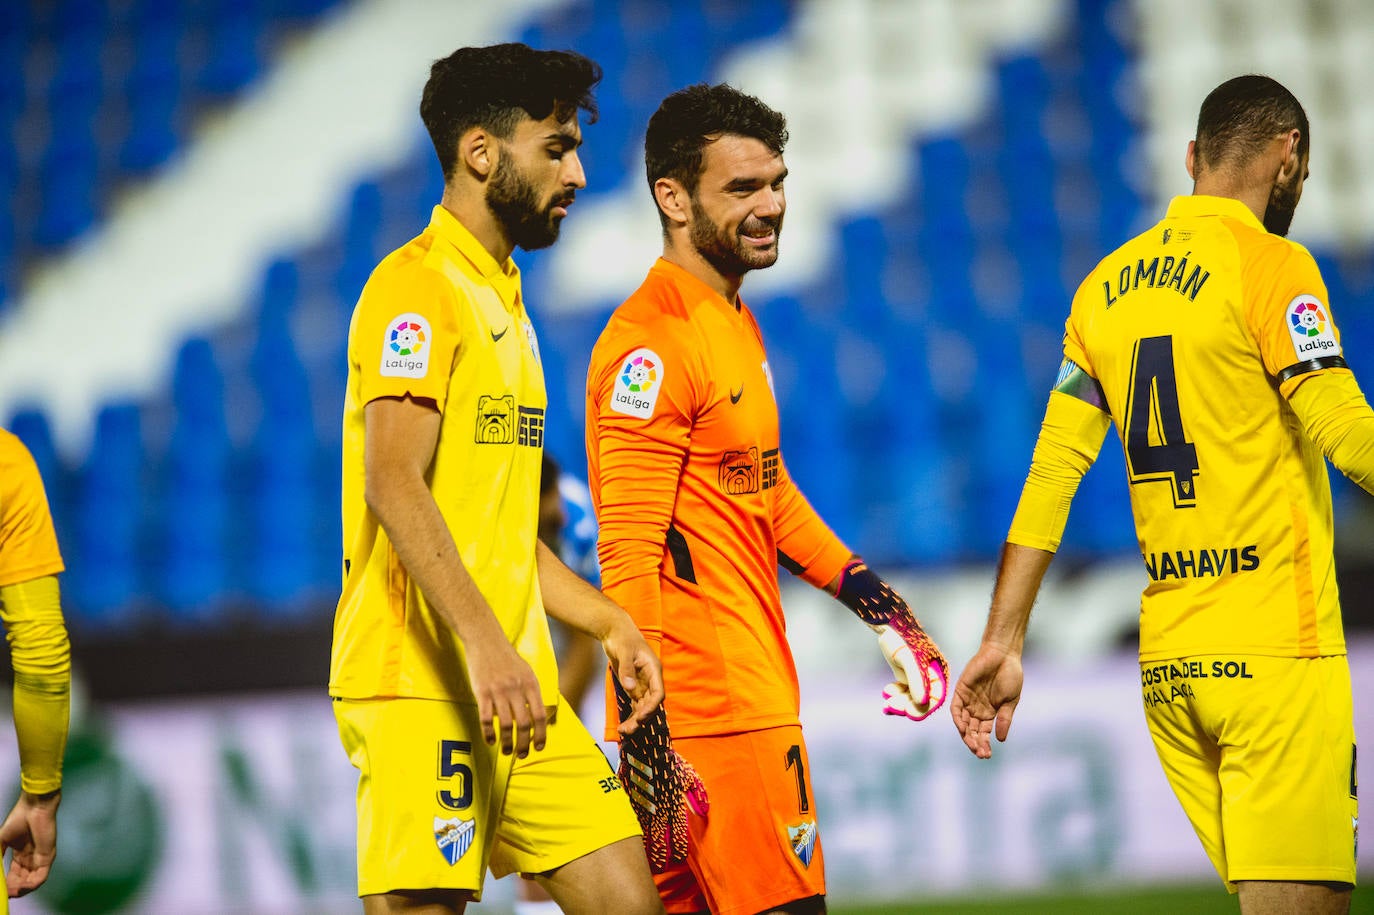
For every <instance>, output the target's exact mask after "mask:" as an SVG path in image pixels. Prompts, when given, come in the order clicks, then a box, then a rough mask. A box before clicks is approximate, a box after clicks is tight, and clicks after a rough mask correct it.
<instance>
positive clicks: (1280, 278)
mask: <svg viewBox="0 0 1374 915" xmlns="http://www.w3.org/2000/svg"><path fill="white" fill-rule="evenodd" d="M1248 266H1250V268H1251V269H1250V271H1249V272H1250V274H1251V276H1250V277H1249V279H1250V282H1248V283H1247V284H1246V290H1245V293H1246V299H1247V301H1246V303H1245V304H1246V309H1245V315H1246V321H1247V323H1248V324H1249V328H1250V332H1251V334H1253V335H1254V337H1255V340H1256V341H1257V342H1258V344H1259V349H1260V355H1261V358H1262V360H1263V362H1264V368H1265V370H1266V371H1267V372H1268V373H1269V374H1270V375H1272V376H1273V377H1275V378H1277V379H1279V380H1280V381H1281V382H1282V381H1288V380H1289V379H1291V378H1293V377H1296V376H1298V375H1301V374H1305V373H1307V372H1313V371H1318V370H1320V369H1324V368H1334V367H1343V366H1344V365H1345V361H1344V359H1343V357H1342V354H1341V338H1340V334H1339V332H1338V331H1337V330H1336V325H1335V322H1334V321H1333V320H1332V317H1331V308H1330V304H1329V301H1328V299H1327V291H1326V284H1325V283H1324V282H1322V277H1321V271H1320V270H1319V269H1318V267H1317V262H1316V261H1315V260H1314V259H1313V257H1312V255H1311V254H1309V253H1308V252H1307V250H1306V249H1304V248H1303V247H1302V246H1300V245H1295V244H1292V243H1287V242H1284V243H1277V244H1274V245H1266V246H1264V247H1262V248H1261V249H1260V250H1259V252H1258V253H1257V255H1256V256H1255V258H1254V260H1253V261H1252V263H1251V265H1248Z"/></svg>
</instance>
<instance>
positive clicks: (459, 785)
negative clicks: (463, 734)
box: [439, 740, 472, 810]
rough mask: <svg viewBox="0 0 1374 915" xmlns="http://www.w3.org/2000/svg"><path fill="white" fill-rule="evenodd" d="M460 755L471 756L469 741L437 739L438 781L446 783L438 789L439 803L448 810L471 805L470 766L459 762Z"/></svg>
mask: <svg viewBox="0 0 1374 915" xmlns="http://www.w3.org/2000/svg"><path fill="white" fill-rule="evenodd" d="M460 757H466V758H468V759H471V758H472V744H471V743H469V742H468V741H466V740H441V741H439V781H440V782H447V783H448V784H447V785H445V786H444V787H442V788H440V789H439V803H440V804H442V805H443V806H445V807H447V808H448V809H449V810H466V809H468V808H469V807H471V806H472V767H471V766H469V765H468V764H467V763H465V762H460V761H459V759H460ZM455 789H456V790H455Z"/></svg>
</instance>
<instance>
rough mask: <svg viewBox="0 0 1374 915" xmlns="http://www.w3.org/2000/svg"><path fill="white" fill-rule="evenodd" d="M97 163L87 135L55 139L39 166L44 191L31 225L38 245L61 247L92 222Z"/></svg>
mask: <svg viewBox="0 0 1374 915" xmlns="http://www.w3.org/2000/svg"><path fill="white" fill-rule="evenodd" d="M97 164H98V153H97V151H96V148H95V144H94V141H93V139H92V138H91V137H90V136H89V135H83V134H64V135H61V136H59V137H56V138H54V142H53V144H52V145H50V146H49V147H48V150H47V152H46V153H45V154H44V157H43V161H42V163H41V165H40V166H39V168H40V180H41V181H42V183H43V186H44V188H45V189H46V193H45V195H44V197H43V202H42V211H41V212H40V213H39V215H38V222H37V224H36V225H35V226H34V228H33V242H34V243H35V244H36V245H37V246H38V247H40V248H42V249H44V250H47V251H54V250H56V249H58V248H61V247H63V246H64V245H66V244H67V243H68V242H70V241H71V240H72V239H74V238H76V236H78V235H80V234H81V233H82V232H84V231H86V229H88V228H90V226H91V225H92V224H93V223H94V222H95V219H96V212H97V206H98V204H97V200H96V181H97V177H98V175H97V171H96V169H97Z"/></svg>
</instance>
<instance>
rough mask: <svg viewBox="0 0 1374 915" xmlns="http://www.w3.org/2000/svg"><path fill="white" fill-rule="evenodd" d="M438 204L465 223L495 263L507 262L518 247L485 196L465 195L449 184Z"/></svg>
mask: <svg viewBox="0 0 1374 915" xmlns="http://www.w3.org/2000/svg"><path fill="white" fill-rule="evenodd" d="M439 203H440V205H441V206H442V207H443V208H444V209H446V210H448V211H449V212H450V213H452V214H453V216H454V218H455V219H457V220H458V221H459V222H461V223H462V224H463V228H465V229H467V230H468V231H469V232H471V233H472V237H473V238H475V239H477V243H478V244H480V245H481V246H482V247H483V248H485V249H486V250H487V253H488V254H490V255H491V256H492V257H493V258H495V259H496V263H498V264H504V263H505V262H506V258H508V257H510V253H511V251H513V250H514V249H515V245H514V244H512V243H511V241H510V239H509V238H508V237H507V236H506V230H505V227H504V226H502V225H501V223H500V221H498V220H497V218H496V215H495V214H494V213H492V211H491V208H490V207H488V206H487V201H486V199H485V198H484V197H482V195H480V194H471V193H464V192H462V191H461V190H459V189H457V188H455V187H453V186H452V185H448V186H446V187H445V188H444V197H443V199H442V200H440V201H439Z"/></svg>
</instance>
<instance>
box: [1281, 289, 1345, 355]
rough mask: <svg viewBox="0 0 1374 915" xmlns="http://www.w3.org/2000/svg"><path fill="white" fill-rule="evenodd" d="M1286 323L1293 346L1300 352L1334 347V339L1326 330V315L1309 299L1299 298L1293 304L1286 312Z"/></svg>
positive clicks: (1313, 351)
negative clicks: (1290, 332)
mask: <svg viewBox="0 0 1374 915" xmlns="http://www.w3.org/2000/svg"><path fill="white" fill-rule="evenodd" d="M1288 323H1289V330H1291V331H1292V333H1293V338H1294V346H1295V347H1296V349H1297V351H1298V352H1299V353H1300V354H1301V353H1315V352H1320V351H1321V350H1328V349H1335V348H1336V341H1335V340H1333V339H1331V338H1330V335H1329V334H1327V332H1326V331H1327V323H1326V315H1325V314H1323V313H1322V310H1321V306H1320V305H1318V304H1317V303H1316V302H1314V301H1312V300H1311V299H1301V300H1299V301H1298V302H1297V304H1295V305H1294V306H1293V309H1292V310H1291V311H1290V312H1289V313H1288Z"/></svg>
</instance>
